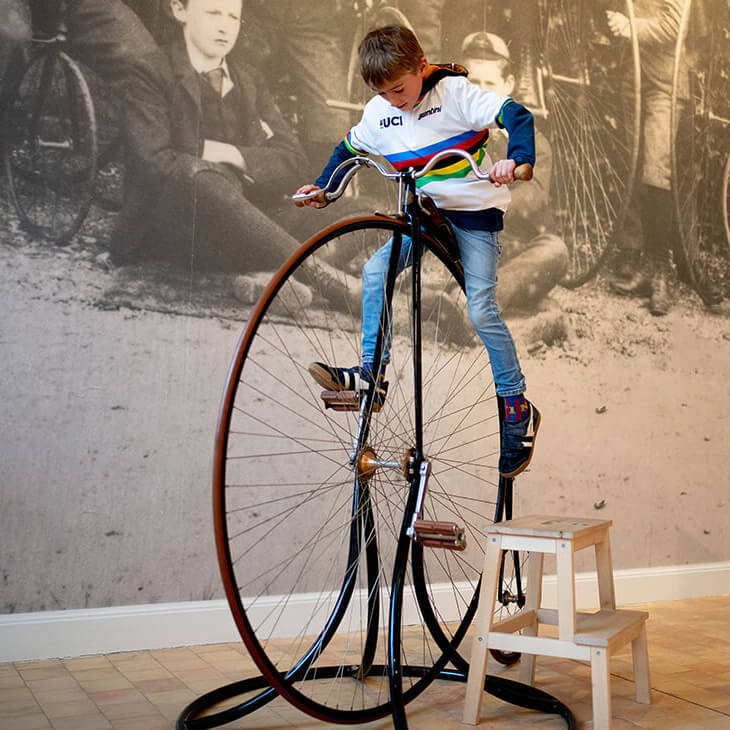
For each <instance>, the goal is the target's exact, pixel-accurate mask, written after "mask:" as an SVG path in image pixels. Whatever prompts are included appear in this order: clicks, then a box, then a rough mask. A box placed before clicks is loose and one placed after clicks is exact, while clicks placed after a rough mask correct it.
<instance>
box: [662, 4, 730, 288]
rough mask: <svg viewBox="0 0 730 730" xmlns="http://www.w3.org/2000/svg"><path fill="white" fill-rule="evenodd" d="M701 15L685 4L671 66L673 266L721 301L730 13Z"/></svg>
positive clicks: (725, 283) (725, 276)
mask: <svg viewBox="0 0 730 730" xmlns="http://www.w3.org/2000/svg"><path fill="white" fill-rule="evenodd" d="M699 13H701V10H699V9H697V10H696V9H695V3H692V2H687V3H686V5H685V7H684V11H683V15H682V21H681V25H680V32H679V37H678V41H677V45H676V52H675V61H674V77H673V83H672V114H671V124H672V127H671V128H672V130H673V131H674V140H673V144H672V160H671V163H672V191H673V197H674V205H675V210H676V215H677V224H678V226H679V239H680V244H681V249H680V250H679V251H675V263H676V264H677V266H678V268H679V270H680V272H682V270H683V269H685V270H686V273H687V274H688V279H689V281H690V282H691V284H692V285H693V286H694V288H695V289H696V290H697V291H698V293H699V294H700V296H702V297H703V298H704V299H706V300H719V299H721V298H722V297H723V296H728V295H730V260H729V258H728V249H727V242H728V241H730V227H729V226H728V219H727V205H728V202H727V195H728V192H727V190H728V189H727V176H728V174H730V162H728V159H729V157H730V58H728V54H727V52H726V47H727V33H728V32H730V30H729V29H730V9H728V7H727V5H726V4H718V8H717V15H715V16H713V17H712V19H709V18H706V17H704V18H703V17H702V16H701V15H700V14H699ZM723 179H724V182H721V183H720V184H718V180H723ZM718 191H720V195H721V196H718Z"/></svg>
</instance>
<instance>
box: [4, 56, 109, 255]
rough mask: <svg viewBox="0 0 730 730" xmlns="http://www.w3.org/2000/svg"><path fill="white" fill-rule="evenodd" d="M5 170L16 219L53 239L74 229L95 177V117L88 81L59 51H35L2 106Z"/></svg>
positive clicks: (62, 240)
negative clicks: (7, 102) (9, 100)
mask: <svg viewBox="0 0 730 730" xmlns="http://www.w3.org/2000/svg"><path fill="white" fill-rule="evenodd" d="M6 114H7V116H6V127H5V128H6V130H7V137H6V144H5V149H4V157H5V170H6V174H7V177H8V182H9V186H10V193H11V196H12V199H13V203H14V205H15V209H16V211H17V213H18V216H19V218H20V220H21V224H22V225H23V227H24V228H26V230H28V231H29V232H30V233H31V234H32V235H34V236H38V237H44V238H47V239H48V240H51V241H53V242H55V243H57V244H64V243H68V241H69V240H70V239H71V238H72V237H73V236H74V235H75V234H76V232H77V231H78V230H79V228H80V227H81V224H82V223H83V221H84V218H85V217H86V214H87V213H88V210H89V206H90V205H91V197H92V191H93V182H94V178H95V177H96V154H97V149H96V121H95V117H94V107H93V104H92V101H91V95H90V93H89V88H88V85H87V83H86V80H85V79H84V76H83V74H82V73H81V71H80V69H79V67H78V65H77V64H76V63H75V62H74V61H73V60H72V59H71V58H69V57H68V56H67V55H66V54H65V53H63V52H61V53H59V54H58V55H56V56H54V55H39V56H37V57H36V58H35V59H34V60H33V61H32V62H31V63H30V65H29V66H28V68H27V70H26V72H25V73H24V75H23V76H22V78H21V79H20V81H19V83H18V87H17V89H16V92H15V95H14V97H13V101H12V103H11V104H10V108H9V109H8V110H7V112H6Z"/></svg>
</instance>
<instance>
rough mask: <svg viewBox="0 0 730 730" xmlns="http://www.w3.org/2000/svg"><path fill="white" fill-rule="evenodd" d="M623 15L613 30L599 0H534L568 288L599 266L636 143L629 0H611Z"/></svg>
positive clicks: (624, 194) (627, 188)
mask: <svg viewBox="0 0 730 730" xmlns="http://www.w3.org/2000/svg"><path fill="white" fill-rule="evenodd" d="M610 5H611V6H613V7H612V9H613V10H617V11H620V12H622V13H624V14H625V15H626V17H627V18H628V19H629V22H630V27H631V39H630V40H621V39H619V38H614V37H613V36H612V34H611V31H610V30H609V27H608V23H607V19H606V14H605V10H606V5H605V4H601V3H598V4H596V3H589V2H583V1H582V0H539V3H538V7H539V32H538V47H539V53H540V55H541V66H542V68H543V84H544V94H545V103H546V108H547V121H548V128H549V137H550V142H551V145H552V148H553V169H552V179H551V190H550V197H551V207H552V209H553V210H554V211H555V214H556V224H557V231H556V232H557V233H558V234H559V235H560V236H561V237H562V238H563V240H564V241H565V243H566V245H567V247H568V252H569V263H568V271H567V274H566V276H565V278H564V280H563V282H562V284H563V285H564V286H566V287H569V288H573V287H577V286H580V285H581V284H584V283H585V282H586V281H588V280H589V279H590V278H591V277H592V276H593V275H594V274H595V273H596V271H597V270H598V268H599V267H600V266H601V264H602V263H603V261H604V258H605V257H606V254H607V252H608V251H609V248H610V246H611V243H612V242H613V239H614V236H615V235H616V233H617V232H618V231H620V229H621V226H622V224H623V222H624V219H625V216H626V213H627V210H628V207H629V204H630V199H631V194H632V190H633V184H634V178H635V175H636V165H637V160H638V151H639V134H640V127H639V124H640V119H639V117H640V113H641V98H640V83H641V81H640V78H641V77H640V72H639V49H638V43H637V40H636V35H635V33H634V31H633V27H634V23H633V18H634V11H633V3H632V1H631V0H616V2H613V3H611V4H610Z"/></svg>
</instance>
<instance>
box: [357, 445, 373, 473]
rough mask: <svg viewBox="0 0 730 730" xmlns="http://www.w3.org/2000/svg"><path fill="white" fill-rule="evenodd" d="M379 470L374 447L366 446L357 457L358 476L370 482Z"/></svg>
mask: <svg viewBox="0 0 730 730" xmlns="http://www.w3.org/2000/svg"><path fill="white" fill-rule="evenodd" d="M377 468H378V457H377V456H376V454H375V449H373V447H372V446H366V447H365V448H364V449H363V450H362V451H361V452H360V455H359V456H358V457H357V475H358V477H359V478H360V479H362V480H363V481H365V482H367V481H369V480H370V479H371V478H372V476H373V474H375V470H376V469H377Z"/></svg>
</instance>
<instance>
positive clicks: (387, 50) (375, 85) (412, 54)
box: [358, 25, 428, 110]
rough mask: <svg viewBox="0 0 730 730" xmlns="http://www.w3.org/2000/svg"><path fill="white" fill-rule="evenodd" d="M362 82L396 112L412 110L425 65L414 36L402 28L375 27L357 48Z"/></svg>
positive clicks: (391, 26) (426, 66) (420, 49)
mask: <svg viewBox="0 0 730 730" xmlns="http://www.w3.org/2000/svg"><path fill="white" fill-rule="evenodd" d="M358 56H359V59H360V74H361V76H362V77H363V79H364V81H365V83H366V84H367V85H368V86H369V87H370V88H371V89H373V90H374V91H377V92H378V94H380V95H381V96H382V97H384V98H385V99H386V101H387V102H388V103H389V104H391V105H392V106H394V107H396V108H398V109H406V110H410V109H413V106H414V105H415V103H416V102H417V101H418V98H419V97H420V95H421V87H422V84H423V79H424V78H425V77H426V75H427V70H428V63H427V62H426V57H425V56H424V54H423V49H422V48H421V44H420V43H419V42H418V39H417V38H416V35H415V33H414V32H413V31H412V30H410V29H409V28H406V27H405V26H402V25H386V26H383V27H382V28H374V29H373V30H371V31H370V32H369V33H368V34H367V35H366V36H365V37H364V38H363V39H362V41H361V42H360V45H359V47H358Z"/></svg>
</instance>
